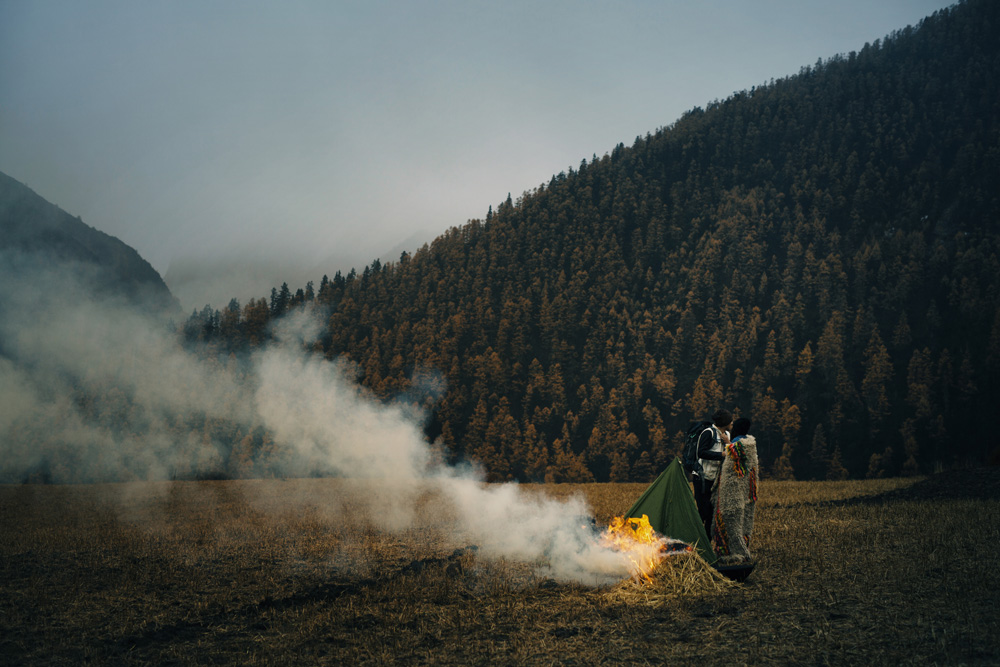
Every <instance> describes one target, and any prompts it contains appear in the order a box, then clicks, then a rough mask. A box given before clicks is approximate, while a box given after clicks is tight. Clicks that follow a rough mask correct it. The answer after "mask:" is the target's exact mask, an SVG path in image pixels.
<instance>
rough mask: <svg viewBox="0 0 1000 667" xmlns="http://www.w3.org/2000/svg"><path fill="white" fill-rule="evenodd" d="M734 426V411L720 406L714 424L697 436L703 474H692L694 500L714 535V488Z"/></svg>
mask: <svg viewBox="0 0 1000 667" xmlns="http://www.w3.org/2000/svg"><path fill="white" fill-rule="evenodd" d="M732 426H733V413H731V412H729V411H728V410H723V409H719V410H716V412H715V414H714V415H712V425H711V426H709V427H708V428H706V429H705V430H704V431H702V433H701V435H700V436H698V462H699V463H700V464H701V473H700V474H699V473H698V472H695V473H694V475H693V477H692V480H691V481H692V482H693V484H694V500H695V503H697V505H698V515H699V516H700V517H701V521H702V523H704V524H705V533H706V534H707V535H708V537H709V539H711V537H712V518H713V516H714V514H715V507H714V506H713V505H712V490H713V488H714V486H715V483H716V480H717V479H718V477H719V469H720V468H721V467H722V462H723V461H724V460H725V458H726V446H728V445H729V429H730V428H732Z"/></svg>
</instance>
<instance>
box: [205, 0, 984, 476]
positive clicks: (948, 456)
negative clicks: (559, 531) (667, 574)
mask: <svg viewBox="0 0 1000 667" xmlns="http://www.w3.org/2000/svg"><path fill="white" fill-rule="evenodd" d="M998 82H1000V4H998V3H995V2H990V1H988V0H985V1H984V0H974V1H968V2H964V3H961V4H959V5H957V6H955V7H953V8H951V9H949V10H946V11H941V12H938V13H936V14H935V15H934V16H932V17H929V18H928V19H926V20H925V21H923V22H922V23H921V25H919V26H918V27H916V28H906V29H905V30H901V31H899V32H897V33H894V34H893V35H891V36H889V37H887V38H886V39H885V40H881V41H877V42H876V43H874V44H871V45H865V47H864V48H863V49H861V51H860V52H857V53H853V52H852V53H850V54H848V55H843V56H837V57H834V58H832V59H830V60H828V61H826V62H819V63H817V64H816V65H815V66H813V67H806V68H803V69H802V70H801V72H800V73H799V74H798V75H796V76H793V77H789V78H787V79H782V80H779V81H772V82H770V83H768V84H767V85H763V86H760V87H757V88H754V89H752V90H749V91H744V92H740V93H737V94H735V95H733V96H732V97H731V98H729V99H727V100H725V101H722V102H713V103H712V104H710V105H709V106H708V107H707V108H706V109H694V110H693V111H691V112H690V113H688V114H686V115H685V116H684V117H683V118H681V119H680V120H679V121H677V122H676V123H675V124H674V125H672V126H670V127H667V128H664V129H661V130H659V131H657V132H656V133H655V134H652V135H647V136H646V137H644V138H637V139H636V141H635V143H634V144H633V145H632V146H631V147H625V146H624V145H619V146H618V147H616V148H615V149H614V150H613V151H612V152H611V153H610V154H609V155H605V156H603V157H601V158H596V157H595V159H594V160H592V161H590V162H587V161H584V162H583V163H581V165H580V167H579V168H578V169H571V170H570V172H569V173H568V174H566V173H563V174H559V175H558V176H555V177H553V179H552V180H551V181H550V182H549V183H548V184H545V185H543V186H540V187H539V188H538V189H536V190H535V191H534V192H531V193H526V194H525V195H524V196H522V197H521V198H519V199H518V200H517V201H516V202H515V201H512V200H511V199H510V198H508V200H507V201H506V202H504V203H502V204H501V205H500V206H499V207H498V208H497V210H496V211H493V210H491V211H490V213H489V214H488V215H487V217H486V219H485V220H474V221H470V222H469V223H468V224H467V225H465V226H463V227H461V228H454V229H452V230H450V231H448V232H447V233H445V234H444V235H442V236H441V237H440V238H438V239H437V240H435V241H434V243H432V244H431V245H430V246H425V247H424V248H422V249H420V250H419V251H418V252H416V253H415V254H414V255H413V256H412V257H409V256H405V255H404V256H403V257H401V259H400V261H399V262H398V263H392V264H389V265H385V266H383V265H381V264H379V263H378V262H376V263H374V264H373V265H372V266H370V267H368V268H366V269H365V270H364V272H363V273H361V274H360V275H357V274H354V273H353V272H352V274H351V275H349V276H347V277H344V276H341V275H339V274H338V275H337V276H336V277H335V278H334V279H333V280H332V281H326V280H324V282H323V283H322V284H321V285H320V288H319V290H318V292H317V294H316V295H315V297H314V298H313V295H312V294H311V291H310V290H307V291H306V292H304V293H302V292H300V293H299V294H297V295H295V296H292V295H290V294H289V293H288V292H287V291H284V292H282V293H278V292H277V291H276V292H275V293H274V294H273V295H272V300H271V303H270V304H267V303H263V302H256V301H255V302H252V303H251V304H247V306H246V307H245V308H243V309H242V310H241V309H240V308H238V305H237V304H231V307H230V308H228V309H226V310H225V311H223V312H222V313H214V314H213V313H212V312H203V313H201V314H199V315H198V317H195V318H192V320H191V321H190V322H189V323H188V324H189V328H188V331H189V334H190V335H191V336H192V337H200V338H201V339H202V340H203V341H205V342H206V343H207V344H208V349H209V350H218V351H219V352H221V353H227V352H228V351H230V350H239V349H242V348H243V347H245V346H246V345H249V344H252V342H253V341H259V340H262V339H263V337H265V334H264V331H265V330H264V327H265V325H266V322H267V320H268V318H271V317H277V316H280V315H282V314H283V313H284V312H286V311H287V310H288V309H290V308H294V307H297V306H298V305H299V304H300V303H302V304H305V305H307V306H308V307H312V308H328V309H329V312H330V317H329V326H328V330H327V332H326V335H325V337H324V338H323V339H322V341H321V344H322V346H323V349H324V350H325V351H326V353H327V354H328V355H331V356H333V355H346V356H348V357H350V358H352V359H354V360H355V361H357V363H358V364H359V366H360V369H361V372H362V374H363V381H364V383H365V384H366V385H367V386H369V387H370V388H371V389H372V390H373V391H374V392H375V393H376V394H378V395H380V396H383V397H386V398H389V397H391V396H394V395H397V394H399V393H400V392H407V391H409V392H412V391H415V390H418V389H419V390H427V389H428V387H429V388H430V390H429V393H430V394H433V393H434V391H435V390H442V391H443V392H444V393H443V396H442V397H441V399H440V400H439V401H437V402H436V403H433V406H434V407H433V412H432V416H431V419H430V421H429V424H428V426H427V433H428V436H429V437H431V438H435V439H439V440H440V441H441V442H442V443H443V444H444V445H445V446H446V447H447V448H448V450H449V452H450V453H451V455H452V456H454V457H462V456H466V457H470V458H475V459H478V460H479V461H481V462H483V463H484V465H485V466H486V468H487V470H488V471H489V472H490V473H491V475H492V476H493V477H494V478H497V479H504V478H509V477H515V478H519V479H540V478H547V479H550V480H583V479H589V478H591V477H593V478H596V479H598V480H605V479H612V480H623V479H645V478H648V477H649V476H650V475H651V474H652V472H653V470H654V469H655V468H656V467H657V466H660V465H662V464H663V463H664V462H665V461H666V460H668V457H669V456H670V455H671V454H672V453H673V452H674V451H676V450H677V449H678V447H679V446H680V431H681V430H683V429H684V428H685V427H686V426H687V423H688V421H689V420H691V419H697V418H701V417H703V416H704V415H706V414H709V413H711V412H712V411H713V410H714V409H715V408H716V407H717V406H726V407H730V408H733V409H736V410H738V411H739V412H740V413H743V414H748V415H749V416H751V417H753V418H754V420H755V421H756V422H757V427H756V432H757V434H758V442H759V443H760V446H761V457H762V462H763V464H764V466H765V470H766V471H767V472H769V473H771V474H773V475H776V476H787V475H791V474H795V475H797V476H820V477H827V476H829V477H840V476H843V475H846V474H851V475H854V476H863V475H866V474H868V475H880V474H896V473H899V472H917V471H921V470H923V471H929V470H932V469H934V468H935V467H937V466H941V465H952V464H955V463H957V462H960V461H967V460H972V461H981V460H982V459H984V458H986V457H988V456H989V453H990V452H991V451H992V449H993V445H992V444H991V442H992V435H993V430H994V426H993V424H992V422H991V421H989V420H988V419H986V418H985V417H986V415H988V414H991V412H992V410H993V406H994V405H995V404H996V403H997V400H998V399H1000V395H998V394H1000V391H998V390H1000V387H998V379H1000V278H998V276H1000V252H998V250H1000V248H998V246H1000V236H998V232H1000V122H998V121H1000V89H998ZM429 369H434V370H435V371H437V372H438V373H439V374H440V375H435V374H434V373H433V372H430V371H429ZM430 404H431V403H430V402H429V401H428V405H430Z"/></svg>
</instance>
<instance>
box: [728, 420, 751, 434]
mask: <svg viewBox="0 0 1000 667" xmlns="http://www.w3.org/2000/svg"><path fill="white" fill-rule="evenodd" d="M751 426H753V422H752V421H750V420H749V419H747V418H746V417H740V418H739V419H737V420H736V423H735V424H733V433H732V435H733V437H734V438H735V437H738V436H741V435H747V434H748V433H750V427H751Z"/></svg>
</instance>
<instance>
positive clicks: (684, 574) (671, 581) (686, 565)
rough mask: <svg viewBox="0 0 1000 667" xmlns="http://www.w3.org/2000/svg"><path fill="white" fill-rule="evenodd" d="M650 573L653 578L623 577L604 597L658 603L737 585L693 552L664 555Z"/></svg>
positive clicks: (633, 601) (632, 602)
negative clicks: (624, 578)
mask: <svg viewBox="0 0 1000 667" xmlns="http://www.w3.org/2000/svg"><path fill="white" fill-rule="evenodd" d="M649 576H650V578H651V579H652V581H647V580H645V579H626V580H625V581H623V582H621V583H619V584H616V585H615V586H614V587H613V588H612V589H611V590H609V591H607V592H606V593H605V594H604V597H605V598H606V599H608V600H609V601H612V602H621V603H627V604H633V605H634V604H647V605H656V606H659V605H662V604H665V603H667V602H671V601H673V600H675V599H677V598H683V597H690V596H696V595H703V594H705V593H718V592H722V591H725V590H729V589H731V588H732V587H734V586H738V584H737V583H736V582H734V581H731V580H730V579H727V578H726V577H724V576H723V575H721V574H720V573H719V572H718V571H717V570H716V569H715V568H713V567H712V566H711V565H709V564H708V563H706V562H705V559H703V558H702V557H701V556H699V555H698V553H697V552H695V551H686V552H684V553H678V554H672V555H670V556H667V557H666V558H664V559H663V560H661V561H660V562H659V563H658V564H657V565H656V567H655V568H654V569H653V571H652V572H651V573H650V575H649Z"/></svg>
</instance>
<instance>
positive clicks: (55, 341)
mask: <svg viewBox="0 0 1000 667" xmlns="http://www.w3.org/2000/svg"><path fill="white" fill-rule="evenodd" d="M92 277H93V276H92V274H91V270H90V269H87V268H86V267H79V266H76V267H70V268H67V267H59V268H57V267H53V266H50V265H49V264H48V262H47V261H45V260H43V259H42V258H40V257H38V256H30V255H23V254H21V255H17V256H16V257H15V256H13V255H11V254H10V253H9V252H7V253H4V256H3V257H0V283H2V284H3V285H4V290H3V291H2V293H0V443H2V445H0V482H2V483H22V482H48V483H90V482H120V481H156V480H170V479H204V478H215V477H218V476H220V475H221V474H223V473H225V472H226V470H227V468H226V466H227V461H229V462H231V461H232V460H234V459H235V458H238V457H236V456H235V455H234V454H235V452H234V447H238V446H239V445H240V443H239V440H240V439H241V438H242V439H247V438H249V437H250V435H251V434H255V433H256V434H257V437H261V438H263V439H264V442H265V443H266V449H267V452H265V453H264V454H266V456H267V466H268V467H267V470H268V471H269V474H270V475H275V476H288V477H297V476H304V475H317V474H319V475H323V476H332V477H345V478H351V479H353V480H362V481H366V482H367V483H370V484H371V486H372V488H389V489H391V492H390V493H373V494H372V495H371V497H370V502H367V503H366V504H365V507H366V511H367V512H368V514H369V516H367V517H360V518H361V519H362V520H367V521H368V522H369V523H370V524H371V525H372V526H374V527H376V529H378V530H382V531H387V532H393V531H402V530H407V529H412V528H414V527H415V526H414V525H413V508H414V507H416V506H417V505H418V504H419V503H418V500H420V499H421V498H426V497H427V495H428V494H431V495H433V496H434V497H435V498H436V499H437V500H436V502H441V503H444V504H445V505H447V506H448V512H447V513H448V515H449V517H450V519H449V520H448V521H445V522H442V524H441V525H437V526H433V527H428V528H433V529H435V530H444V531H446V532H447V533H448V535H447V537H449V538H451V539H452V541H454V542H456V543H459V544H469V543H474V544H477V545H478V546H479V547H480V553H482V554H483V555H486V556H490V557H507V558H513V559H517V560H523V561H527V562H536V563H538V564H539V566H540V567H542V568H543V569H544V570H545V573H546V574H547V575H548V576H552V577H554V578H557V579H561V580H569V581H576V582H580V583H586V584H600V583H605V582H610V581H615V580H619V579H621V578H623V577H625V576H628V574H629V564H628V562H627V560H626V559H625V558H624V557H623V556H622V555H620V554H619V553H617V552H615V551H612V550H609V549H606V548H603V547H602V546H600V542H599V535H598V533H597V531H596V530H595V529H594V528H593V527H591V525H590V521H589V517H590V516H591V515H592V512H591V511H590V509H589V508H588V507H587V505H586V503H585V501H584V500H583V499H582V498H581V497H573V498H570V499H569V500H568V501H562V500H555V499H551V498H546V497H544V496H540V495H538V494H534V493H524V492H522V490H521V489H520V488H519V487H518V486H517V485H516V484H503V485H487V484H484V483H483V481H482V476H481V475H480V474H479V473H478V472H477V470H476V468H475V466H474V465H473V464H465V465H461V466H449V465H446V464H445V463H443V460H444V457H443V456H441V454H440V451H439V450H438V449H437V448H436V447H435V446H433V445H431V444H430V443H427V442H426V440H425V439H424V437H423V433H422V425H423V419H424V417H425V415H423V414H421V411H420V409H419V408H418V407H417V405H418V404H419V401H415V400H413V397H412V396H411V397H401V398H400V400H398V401H396V402H393V403H389V404H385V403H382V402H378V401H375V400H374V399H373V398H371V397H369V395H368V394H367V392H366V391H365V390H364V389H363V388H362V387H361V386H360V385H359V384H358V382H357V370H356V369H355V367H354V366H353V365H352V364H351V363H349V362H347V361H345V360H338V359H334V360H328V359H326V358H325V357H324V356H323V355H322V354H320V353H316V352H314V351H313V341H315V340H316V338H317V336H318V333H319V324H318V322H320V321H322V318H319V317H317V316H316V314H310V313H308V312H300V313H298V314H297V315H296V316H290V317H288V318H286V319H284V320H279V321H278V322H277V323H276V326H275V328H274V329H273V330H272V338H273V340H272V342H271V343H270V344H269V345H267V346H265V347H263V348H259V349H258V350H257V351H256V352H254V353H253V354H252V355H251V356H250V357H249V358H247V359H236V358H235V357H230V358H229V359H222V360H217V361H216V360H212V359H208V360H206V359H204V358H203V357H201V356H199V355H197V354H194V353H193V352H190V351H188V350H186V349H185V347H184V346H183V345H182V339H181V337H180V336H179V335H178V334H177V333H176V324H175V323H172V322H167V321H164V320H163V319H160V318H157V317H155V316H151V315H145V314H142V313H139V312H137V311H136V310H135V308H134V307H133V306H129V305H128V304H126V303H124V302H122V301H118V300H116V299H115V298H113V297H108V298H104V297H97V296H95V294H94V292H93V291H92V284H93V281H92ZM422 373H423V375H424V376H426V377H427V378H429V380H428V382H427V385H428V387H427V388H423V390H424V395H425V396H426V393H427V391H431V392H440V389H441V381H440V379H439V378H438V377H437V376H436V375H435V374H434V371H433V369H425V370H423V371H422ZM219 424H225V425H229V426H228V429H229V430H228V431H227V430H226V429H221V431H220V428H218V425H219ZM213 425H214V427H213ZM219 432H228V433H231V434H233V435H232V437H231V438H229V439H228V441H227V440H226V439H218V438H217V437H216V436H215V435H214V434H217V433H219ZM261 433H263V434H264V435H263V436H261V435H260V434H261ZM264 454H262V456H263V455H264ZM248 469H250V468H248ZM335 483H336V482H335V481H331V484H335ZM297 500H300V501H302V502H309V499H297ZM339 511H340V508H337V507H328V508H325V511H324V514H325V515H326V516H328V520H330V521H336V520H337V517H338V512H339ZM357 519H359V517H357V516H354V517H352V520H357Z"/></svg>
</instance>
